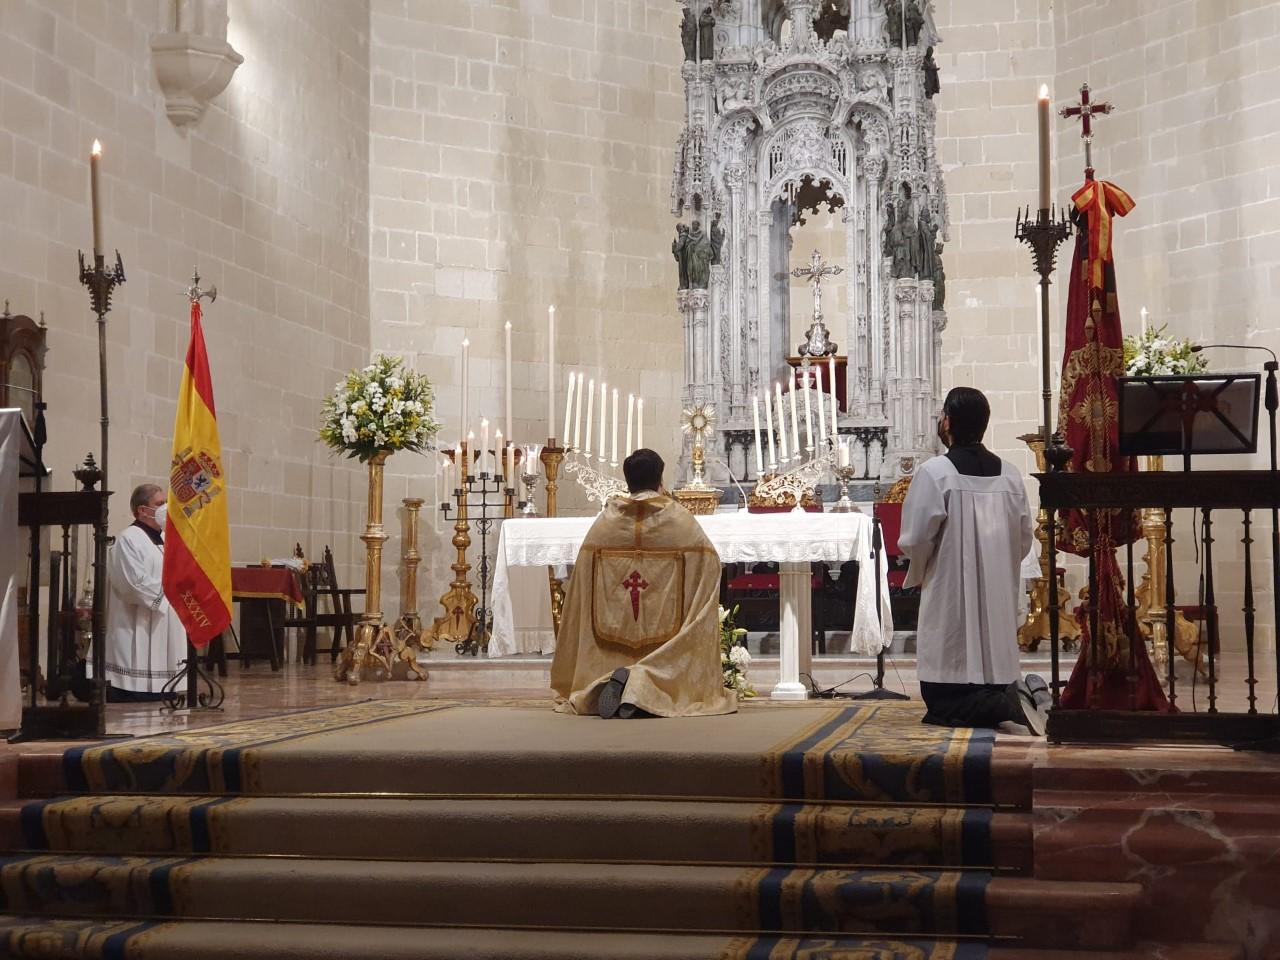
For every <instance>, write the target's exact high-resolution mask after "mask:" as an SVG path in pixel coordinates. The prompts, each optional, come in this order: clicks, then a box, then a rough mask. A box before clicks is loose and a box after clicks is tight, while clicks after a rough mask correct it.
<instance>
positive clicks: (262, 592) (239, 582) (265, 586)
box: [231, 566, 302, 607]
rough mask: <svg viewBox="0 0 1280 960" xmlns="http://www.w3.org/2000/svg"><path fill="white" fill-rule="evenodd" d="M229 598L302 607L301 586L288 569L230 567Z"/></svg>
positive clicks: (295, 575) (295, 576)
mask: <svg viewBox="0 0 1280 960" xmlns="http://www.w3.org/2000/svg"><path fill="white" fill-rule="evenodd" d="M231 596H232V599H235V600H283V601H284V602H285V603H292V604H293V605H294V606H295V607H300V606H302V585H301V584H300V583H299V582H298V575H297V574H296V573H294V572H293V571H292V570H290V569H289V568H288V567H262V566H258V567H232V568H231Z"/></svg>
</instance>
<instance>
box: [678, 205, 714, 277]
mask: <svg viewBox="0 0 1280 960" xmlns="http://www.w3.org/2000/svg"><path fill="white" fill-rule="evenodd" d="M711 257H712V248H711V238H710V237H709V236H707V234H706V233H705V232H704V231H703V229H702V221H701V220H695V221H693V225H692V226H690V227H689V239H688V241H687V242H686V244H685V260H686V261H687V263H688V265H689V266H688V270H689V289H690V290H705V289H707V287H708V286H710V285H711Z"/></svg>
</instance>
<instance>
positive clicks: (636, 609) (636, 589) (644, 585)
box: [622, 570, 649, 623]
mask: <svg viewBox="0 0 1280 960" xmlns="http://www.w3.org/2000/svg"><path fill="white" fill-rule="evenodd" d="M622 587H623V589H624V590H626V591H627V592H628V593H630V594H631V618H632V619H633V620H635V621H636V622H637V623H639V622H640V594H641V592H642V591H644V590H648V589H649V581H648V580H646V579H645V578H644V577H642V576H640V571H639V570H632V571H631V573H630V575H629V576H628V577H627V579H625V580H623V581H622Z"/></svg>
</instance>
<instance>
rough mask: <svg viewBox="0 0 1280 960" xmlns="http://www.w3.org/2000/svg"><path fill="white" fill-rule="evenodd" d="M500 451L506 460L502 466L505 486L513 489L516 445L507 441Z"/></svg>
mask: <svg viewBox="0 0 1280 960" xmlns="http://www.w3.org/2000/svg"><path fill="white" fill-rule="evenodd" d="M502 453H503V456H504V457H505V458H506V461H507V462H506V464H505V465H504V466H503V470H502V474H503V476H505V477H506V478H507V486H508V487H510V488H511V489H513V490H514V489H515V488H516V445H515V444H514V443H510V442H508V443H507V445H506V446H505V447H503V448H502Z"/></svg>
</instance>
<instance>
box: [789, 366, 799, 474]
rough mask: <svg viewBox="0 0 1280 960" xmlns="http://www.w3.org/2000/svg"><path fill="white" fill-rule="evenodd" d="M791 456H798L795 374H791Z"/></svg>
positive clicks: (797, 457) (797, 458)
mask: <svg viewBox="0 0 1280 960" xmlns="http://www.w3.org/2000/svg"><path fill="white" fill-rule="evenodd" d="M788 393H790V394H791V397H790V399H791V456H792V457H795V458H796V460H799V458H800V420H799V417H796V380H795V375H792V376H791V389H790V390H788Z"/></svg>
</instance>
